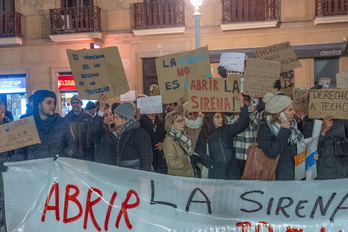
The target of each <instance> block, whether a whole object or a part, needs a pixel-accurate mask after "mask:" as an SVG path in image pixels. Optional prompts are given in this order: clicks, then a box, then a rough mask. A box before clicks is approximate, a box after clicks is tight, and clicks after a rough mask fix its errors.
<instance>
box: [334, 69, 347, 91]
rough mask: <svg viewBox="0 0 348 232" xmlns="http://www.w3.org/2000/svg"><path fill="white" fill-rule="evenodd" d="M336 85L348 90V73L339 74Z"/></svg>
mask: <svg viewBox="0 0 348 232" xmlns="http://www.w3.org/2000/svg"><path fill="white" fill-rule="evenodd" d="M336 85H337V88H340V89H348V73H337V74H336Z"/></svg>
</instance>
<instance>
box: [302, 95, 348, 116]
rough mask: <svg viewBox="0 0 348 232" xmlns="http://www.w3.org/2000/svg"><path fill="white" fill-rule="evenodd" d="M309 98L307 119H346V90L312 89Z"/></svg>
mask: <svg viewBox="0 0 348 232" xmlns="http://www.w3.org/2000/svg"><path fill="white" fill-rule="evenodd" d="M309 96H310V97H309V107H308V108H309V113H308V117H309V118H324V117H325V116H327V115H333V116H335V118H338V119H348V90H345V89H312V90H311V91H310V92H309Z"/></svg>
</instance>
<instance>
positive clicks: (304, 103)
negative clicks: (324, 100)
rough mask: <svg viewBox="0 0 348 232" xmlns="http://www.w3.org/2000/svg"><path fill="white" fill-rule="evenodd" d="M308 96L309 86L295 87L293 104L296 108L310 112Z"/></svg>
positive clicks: (296, 109)
mask: <svg viewBox="0 0 348 232" xmlns="http://www.w3.org/2000/svg"><path fill="white" fill-rule="evenodd" d="M308 96H309V88H294V89H293V97H294V99H293V105H294V110H295V111H298V110H300V109H304V110H305V111H306V112H308Z"/></svg>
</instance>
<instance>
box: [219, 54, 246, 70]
mask: <svg viewBox="0 0 348 232" xmlns="http://www.w3.org/2000/svg"><path fill="white" fill-rule="evenodd" d="M244 61H245V53H239V52H225V53H222V54H221V57H220V66H223V67H224V68H225V69H226V70H229V71H237V72H243V71H244Z"/></svg>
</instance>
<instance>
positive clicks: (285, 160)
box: [257, 121, 297, 180]
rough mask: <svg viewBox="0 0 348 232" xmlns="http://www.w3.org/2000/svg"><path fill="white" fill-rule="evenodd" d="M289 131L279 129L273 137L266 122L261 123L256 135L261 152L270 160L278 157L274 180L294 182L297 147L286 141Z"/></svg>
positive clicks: (289, 134)
mask: <svg viewBox="0 0 348 232" xmlns="http://www.w3.org/2000/svg"><path fill="white" fill-rule="evenodd" d="M290 136H291V130H290V129H287V128H283V127H282V128H280V130H279V133H278V135H277V136H275V135H274V134H273V133H272V131H271V129H270V128H269V126H268V124H267V122H266V121H262V122H261V124H260V128H259V131H258V134H257V141H258V144H259V146H260V148H261V149H262V151H263V152H264V153H265V154H266V155H267V156H268V157H269V158H272V159H275V158H277V157H278V155H280V157H279V163H278V166H277V170H276V180H295V160H294V157H295V156H296V155H297V145H296V144H293V145H291V144H290V143H288V140H289V138H290Z"/></svg>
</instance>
